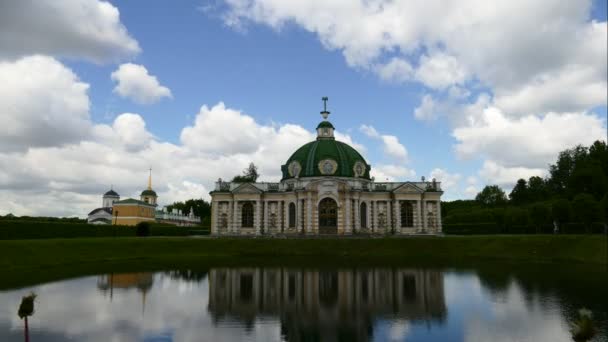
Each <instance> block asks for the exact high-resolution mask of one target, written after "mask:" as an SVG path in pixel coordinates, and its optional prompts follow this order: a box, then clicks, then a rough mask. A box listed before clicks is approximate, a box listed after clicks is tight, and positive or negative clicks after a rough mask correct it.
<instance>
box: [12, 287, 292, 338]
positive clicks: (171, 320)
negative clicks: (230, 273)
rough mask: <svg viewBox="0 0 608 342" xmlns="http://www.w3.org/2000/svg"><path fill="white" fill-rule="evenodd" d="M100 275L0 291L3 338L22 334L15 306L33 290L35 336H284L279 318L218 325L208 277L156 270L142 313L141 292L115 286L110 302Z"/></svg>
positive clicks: (32, 320)
mask: <svg viewBox="0 0 608 342" xmlns="http://www.w3.org/2000/svg"><path fill="white" fill-rule="evenodd" d="M97 280H98V279H97V278H96V277H88V278H82V279H77V280H69V281H64V282H61V283H53V284H47V285H41V286H36V287H34V288H31V289H29V288H28V289H20V290H16V291H9V292H0V341H3V342H4V341H15V339H16V338H17V340H16V341H21V340H22V339H23V336H22V334H21V331H22V329H23V322H21V320H19V318H18V317H17V314H16V312H17V311H16V310H17V308H18V306H19V302H20V300H21V297H22V296H23V294H26V293H29V292H30V291H34V292H36V293H37V294H38V299H37V303H36V313H35V314H34V316H33V317H32V318H31V320H30V326H31V329H32V330H33V331H34V332H33V336H32V340H33V341H47V340H50V341H64V340H68V339H70V340H74V341H85V340H86V341H93V342H96V341H99V342H107V341H138V340H143V339H144V338H152V337H161V336H168V337H169V339H171V340H172V341H175V342H180V341H241V340H245V339H247V340H255V341H279V340H280V336H281V335H280V324H279V322H278V320H268V319H266V320H265V322H264V324H258V322H256V324H255V325H254V327H253V330H252V331H249V332H247V331H245V330H244V329H235V327H234V326H232V325H229V326H216V325H215V324H214V323H213V321H212V319H211V317H210V316H209V315H208V313H207V310H206V308H207V302H208V301H207V295H208V284H207V281H206V280H205V281H202V282H200V283H191V282H188V283H185V282H183V281H181V280H178V279H171V278H170V277H168V276H163V275H156V276H155V279H154V286H153V287H152V288H151V289H150V291H149V292H148V293H147V295H146V296H147V297H146V306H145V312H144V313H143V314H142V293H141V291H137V289H135V288H131V289H116V288H115V289H114V291H113V295H112V300H111V301H110V297H109V294H108V293H107V292H106V293H105V294H104V292H102V291H99V290H98V289H97ZM5 327H6V328H5ZM16 332H18V333H16Z"/></svg>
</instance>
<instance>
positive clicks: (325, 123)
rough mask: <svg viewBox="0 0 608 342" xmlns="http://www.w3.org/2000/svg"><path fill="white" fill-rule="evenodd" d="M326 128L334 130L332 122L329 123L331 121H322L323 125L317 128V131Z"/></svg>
mask: <svg viewBox="0 0 608 342" xmlns="http://www.w3.org/2000/svg"><path fill="white" fill-rule="evenodd" d="M324 127H327V128H334V125H332V124H331V122H329V121H321V123H320V124H319V125H318V126H317V129H319V128H324Z"/></svg>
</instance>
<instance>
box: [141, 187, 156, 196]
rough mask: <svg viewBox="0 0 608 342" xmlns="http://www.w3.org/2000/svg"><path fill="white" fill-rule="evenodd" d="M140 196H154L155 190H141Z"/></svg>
mask: <svg viewBox="0 0 608 342" xmlns="http://www.w3.org/2000/svg"><path fill="white" fill-rule="evenodd" d="M140 196H154V197H156V192H155V191H154V190H150V189H146V190H144V191H142V192H141V195H140Z"/></svg>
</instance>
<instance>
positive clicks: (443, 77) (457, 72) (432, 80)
mask: <svg viewBox="0 0 608 342" xmlns="http://www.w3.org/2000/svg"><path fill="white" fill-rule="evenodd" d="M468 76H469V73H468V72H467V71H466V70H465V68H464V67H463V66H462V65H461V64H460V62H459V61H458V59H456V57H454V56H450V55H447V54H445V53H441V52H439V53H434V54H432V55H422V56H421V57H420V66H419V68H418V69H417V70H416V78H417V79H418V80H419V81H420V82H422V83H423V84H425V85H426V86H428V87H430V88H435V89H443V88H446V87H448V86H452V85H457V84H462V83H464V82H465V81H466V79H467V77H468Z"/></svg>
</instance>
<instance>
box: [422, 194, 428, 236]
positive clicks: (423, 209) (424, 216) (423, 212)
mask: <svg viewBox="0 0 608 342" xmlns="http://www.w3.org/2000/svg"><path fill="white" fill-rule="evenodd" d="M426 215H427V213H426V200H425V199H423V200H422V215H421V218H422V229H423V230H424V231H425V232H426V224H427V221H428V220H427V219H426Z"/></svg>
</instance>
